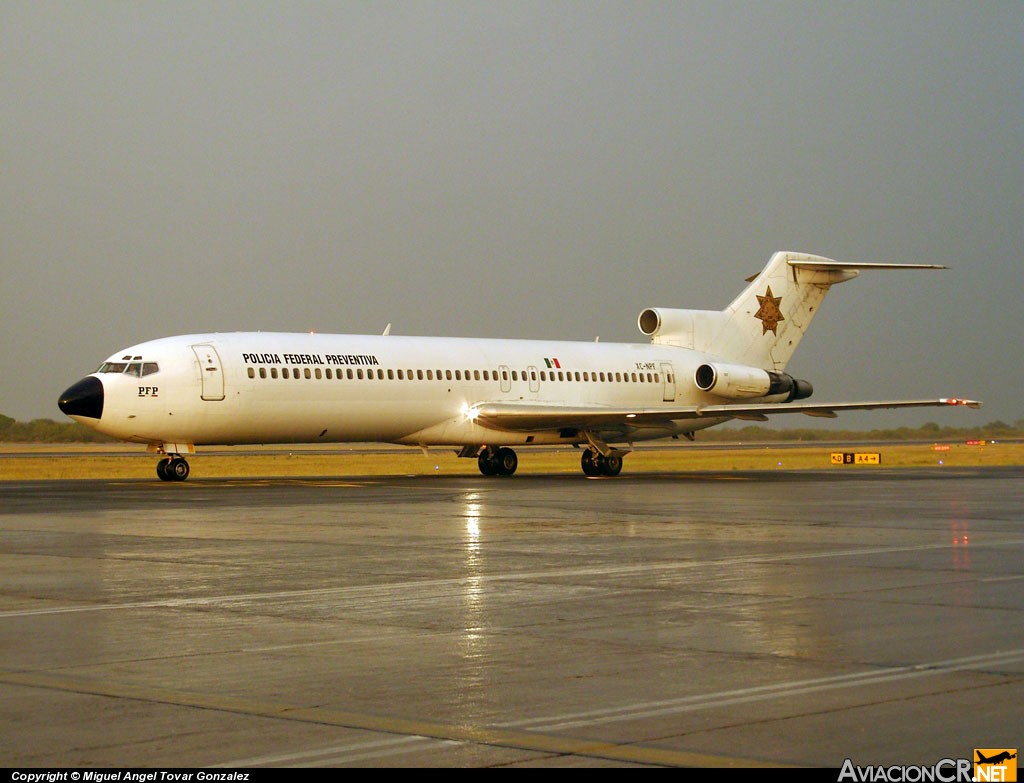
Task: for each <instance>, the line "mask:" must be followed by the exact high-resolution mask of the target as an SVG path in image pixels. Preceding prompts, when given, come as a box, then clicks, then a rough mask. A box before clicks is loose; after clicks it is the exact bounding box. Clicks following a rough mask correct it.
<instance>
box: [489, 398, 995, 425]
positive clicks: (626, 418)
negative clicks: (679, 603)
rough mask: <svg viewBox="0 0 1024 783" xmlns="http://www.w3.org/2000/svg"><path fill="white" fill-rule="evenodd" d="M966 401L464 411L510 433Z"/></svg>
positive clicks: (505, 406) (523, 406)
mask: <svg viewBox="0 0 1024 783" xmlns="http://www.w3.org/2000/svg"><path fill="white" fill-rule="evenodd" d="M944 405H966V406H968V407H970V408H980V407H981V403H980V402H978V401H976V400H964V399H960V398H956V397H941V398H939V399H931V400H880V401H874V402H832V403H808V402H791V403H780V402H775V403H755V404H751V405H743V404H733V405H690V406H686V407H683V408H612V407H608V406H598V405H553V404H546V403H529V402H518V403H516V402H494V403H482V404H480V405H476V406H474V407H473V408H471V409H470V417H471V418H473V419H475V421H476V422H477V423H478V424H480V425H481V426H484V427H488V428H490V429H495V430H506V431H513V432H536V431H540V430H553V429H563V428H568V427H572V428H576V429H582V430H586V429H608V428H624V429H631V428H636V427H657V426H665V427H669V426H671V425H670V422H674V421H676V422H677V421H681V420H685V419H720V418H729V419H749V420H752V421H768V417H769V416H770V415H773V414H776V413H803V414H804V415H806V416H820V417H824V418H830V419H834V418H835V417H836V416H837V415H838V413H839V412H841V411H850V410H875V409H879V408H924V407H934V406H944Z"/></svg>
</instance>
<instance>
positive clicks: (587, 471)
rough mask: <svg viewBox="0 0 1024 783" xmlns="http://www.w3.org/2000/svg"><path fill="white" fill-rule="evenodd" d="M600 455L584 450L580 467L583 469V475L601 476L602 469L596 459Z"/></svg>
mask: <svg viewBox="0 0 1024 783" xmlns="http://www.w3.org/2000/svg"><path fill="white" fill-rule="evenodd" d="M597 456H598V455H597V454H596V453H595V452H593V451H591V450H590V449H584V450H583V454H582V455H581V456H580V467H581V468H583V475H585V476H600V475H601V469H600V467H599V466H598V463H597V460H596V459H595V457H597Z"/></svg>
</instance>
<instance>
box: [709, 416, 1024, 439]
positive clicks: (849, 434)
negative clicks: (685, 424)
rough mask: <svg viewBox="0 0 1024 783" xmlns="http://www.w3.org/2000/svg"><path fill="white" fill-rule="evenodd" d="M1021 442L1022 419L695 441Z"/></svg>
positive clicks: (733, 434)
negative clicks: (976, 425)
mask: <svg viewBox="0 0 1024 783" xmlns="http://www.w3.org/2000/svg"><path fill="white" fill-rule="evenodd" d="M1018 438H1024V419H1018V420H1017V421H1016V422H1015V423H1014V424H1007V423H1006V422H1004V421H990V422H989V423H988V424H983V425H982V426H980V427H941V426H939V425H938V424H936V423H935V422H928V423H927V424H923V425H921V426H920V427H897V428H895V429H884V430H835V429H778V430H775V429H770V428H768V427H758V426H754V425H752V426H748V427H736V426H732V427H715V428H713V429H708V430H701V431H700V432H698V433H697V439H698V440H706V441H728V442H737V441H739V442H743V443H749V442H758V441H766V442H767V441H879V440H906V441H952V442H955V441H964V440H1000V439H1002V440H1010V439H1013V440H1016V439H1018Z"/></svg>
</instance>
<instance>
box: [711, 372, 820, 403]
mask: <svg viewBox="0 0 1024 783" xmlns="http://www.w3.org/2000/svg"><path fill="white" fill-rule="evenodd" d="M693 381H694V383H695V384H696V385H697V388H698V389H700V390H701V391H705V392H711V393H713V394H715V395H717V396H719V397H728V398H729V399H733V400H745V399H749V398H751V397H772V396H776V395H786V396H785V397H784V398H783V400H782V401H783V402H791V401H792V400H803V399H806V398H807V397H810V396H811V395H812V394H813V393H814V387H813V386H811V384H810V382H809V381H802V380H799V379H797V378H794V377H793V376H792V375H789V374H787V373H784V372H783V373H778V372H771V371H770V370H761V369H759V368H757V367H744V366H742V365H738V364H710V363H707V364H702V365H701V366H700V367H698V368H697V371H696V372H695V373H694V374H693Z"/></svg>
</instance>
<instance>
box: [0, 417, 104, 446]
mask: <svg viewBox="0 0 1024 783" xmlns="http://www.w3.org/2000/svg"><path fill="white" fill-rule="evenodd" d="M113 440H114V439H113V438H110V437H107V436H106V435H101V434H100V433H98V432H96V431H95V430H92V429H89V428H88V427H83V426H82V425H81V424H77V423H75V422H73V421H53V420H52V419H33V420H32V421H28V422H24V421H15V420H14V419H12V418H11V417H10V416H4V415H3V414H2V413H0V442H3V443H111V442H113Z"/></svg>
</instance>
